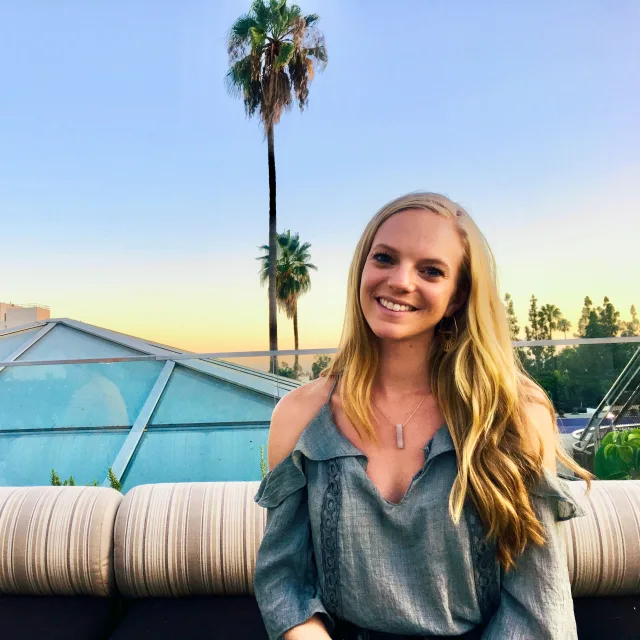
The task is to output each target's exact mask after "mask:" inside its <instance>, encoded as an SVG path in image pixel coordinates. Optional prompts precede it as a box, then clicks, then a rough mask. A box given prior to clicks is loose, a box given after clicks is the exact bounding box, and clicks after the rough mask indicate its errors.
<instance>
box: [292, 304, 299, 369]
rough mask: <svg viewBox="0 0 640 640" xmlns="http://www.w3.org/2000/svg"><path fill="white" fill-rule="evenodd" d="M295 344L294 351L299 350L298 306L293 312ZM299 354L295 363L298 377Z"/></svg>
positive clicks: (294, 367)
mask: <svg viewBox="0 0 640 640" xmlns="http://www.w3.org/2000/svg"><path fill="white" fill-rule="evenodd" d="M293 344H294V347H293V348H294V349H295V350H296V351H297V350H298V305H297V304H296V307H295V310H294V312H293ZM299 366H300V365H299V363H298V354H296V356H295V361H294V363H293V370H294V371H295V372H296V377H297V376H298V367H299Z"/></svg>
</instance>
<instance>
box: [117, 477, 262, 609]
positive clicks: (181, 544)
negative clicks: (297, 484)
mask: <svg viewBox="0 0 640 640" xmlns="http://www.w3.org/2000/svg"><path fill="white" fill-rule="evenodd" d="M258 486H259V483H258V482H193V483H178V484H155V485H141V486H138V487H135V488H133V489H131V490H130V491H129V492H128V493H127V495H126V496H125V497H124V500H123V501H122V505H121V506H120V509H119V510H118V515H117V518H116V523H115V532H114V538H115V557H114V561H115V572H116V580H117V584H118V589H119V590H120V592H121V593H122V594H123V595H125V596H129V597H144V596H182V595H197V594H216V595H233V594H247V593H253V573H254V568H255V559H256V555H257V552H258V547H259V546H260V541H261V540H262V535H263V532H264V528H265V524H266V512H265V510H264V509H263V508H262V507H259V506H258V505H256V504H255V502H254V501H253V497H254V495H255V493H256V491H257V490H258Z"/></svg>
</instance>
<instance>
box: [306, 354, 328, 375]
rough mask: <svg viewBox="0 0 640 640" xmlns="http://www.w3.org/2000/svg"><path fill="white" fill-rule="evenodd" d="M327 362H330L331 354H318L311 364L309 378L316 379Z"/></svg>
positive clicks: (326, 365)
mask: <svg viewBox="0 0 640 640" xmlns="http://www.w3.org/2000/svg"><path fill="white" fill-rule="evenodd" d="M329 364H331V356H325V355H319V356H316V358H315V360H314V361H313V363H312V364H311V379H312V380H317V379H318V378H319V377H320V374H321V373H322V371H324V370H325V369H326V368H327V367H328V366H329Z"/></svg>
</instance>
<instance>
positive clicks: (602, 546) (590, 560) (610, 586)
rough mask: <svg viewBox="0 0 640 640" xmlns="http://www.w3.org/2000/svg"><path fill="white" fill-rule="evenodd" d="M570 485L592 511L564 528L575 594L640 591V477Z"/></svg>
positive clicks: (639, 592)
mask: <svg viewBox="0 0 640 640" xmlns="http://www.w3.org/2000/svg"><path fill="white" fill-rule="evenodd" d="M568 485H569V489H570V490H571V492H572V494H573V495H574V497H575V498H576V499H577V500H578V502H579V503H580V505H581V506H582V507H583V508H584V510H585V512H586V515H585V516H584V517H581V518H574V519H572V520H569V521H568V522H567V526H566V527H565V528H564V529H565V539H566V546H567V562H568V566H569V576H570V578H571V591H572V593H573V596H574V597H578V596H606V595H619V596H622V595H634V594H640V480H596V481H594V482H592V484H591V491H590V492H589V494H588V495H586V496H585V483H584V482H577V481H576V482H569V483H568Z"/></svg>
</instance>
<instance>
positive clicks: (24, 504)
mask: <svg viewBox="0 0 640 640" xmlns="http://www.w3.org/2000/svg"><path fill="white" fill-rule="evenodd" d="M121 501H122V495H121V494H120V493H119V492H118V491H115V490H113V489H106V488H101V487H0V593H7V594H24V595H27V594H38V595H45V594H50V595H54V594H55V595H76V594H78V595H80V594H85V595H95V596H108V595H111V594H113V593H114V592H115V578H114V571H113V526H114V523H115V518H116V512H117V511H118V507H119V506H120V502H121Z"/></svg>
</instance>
